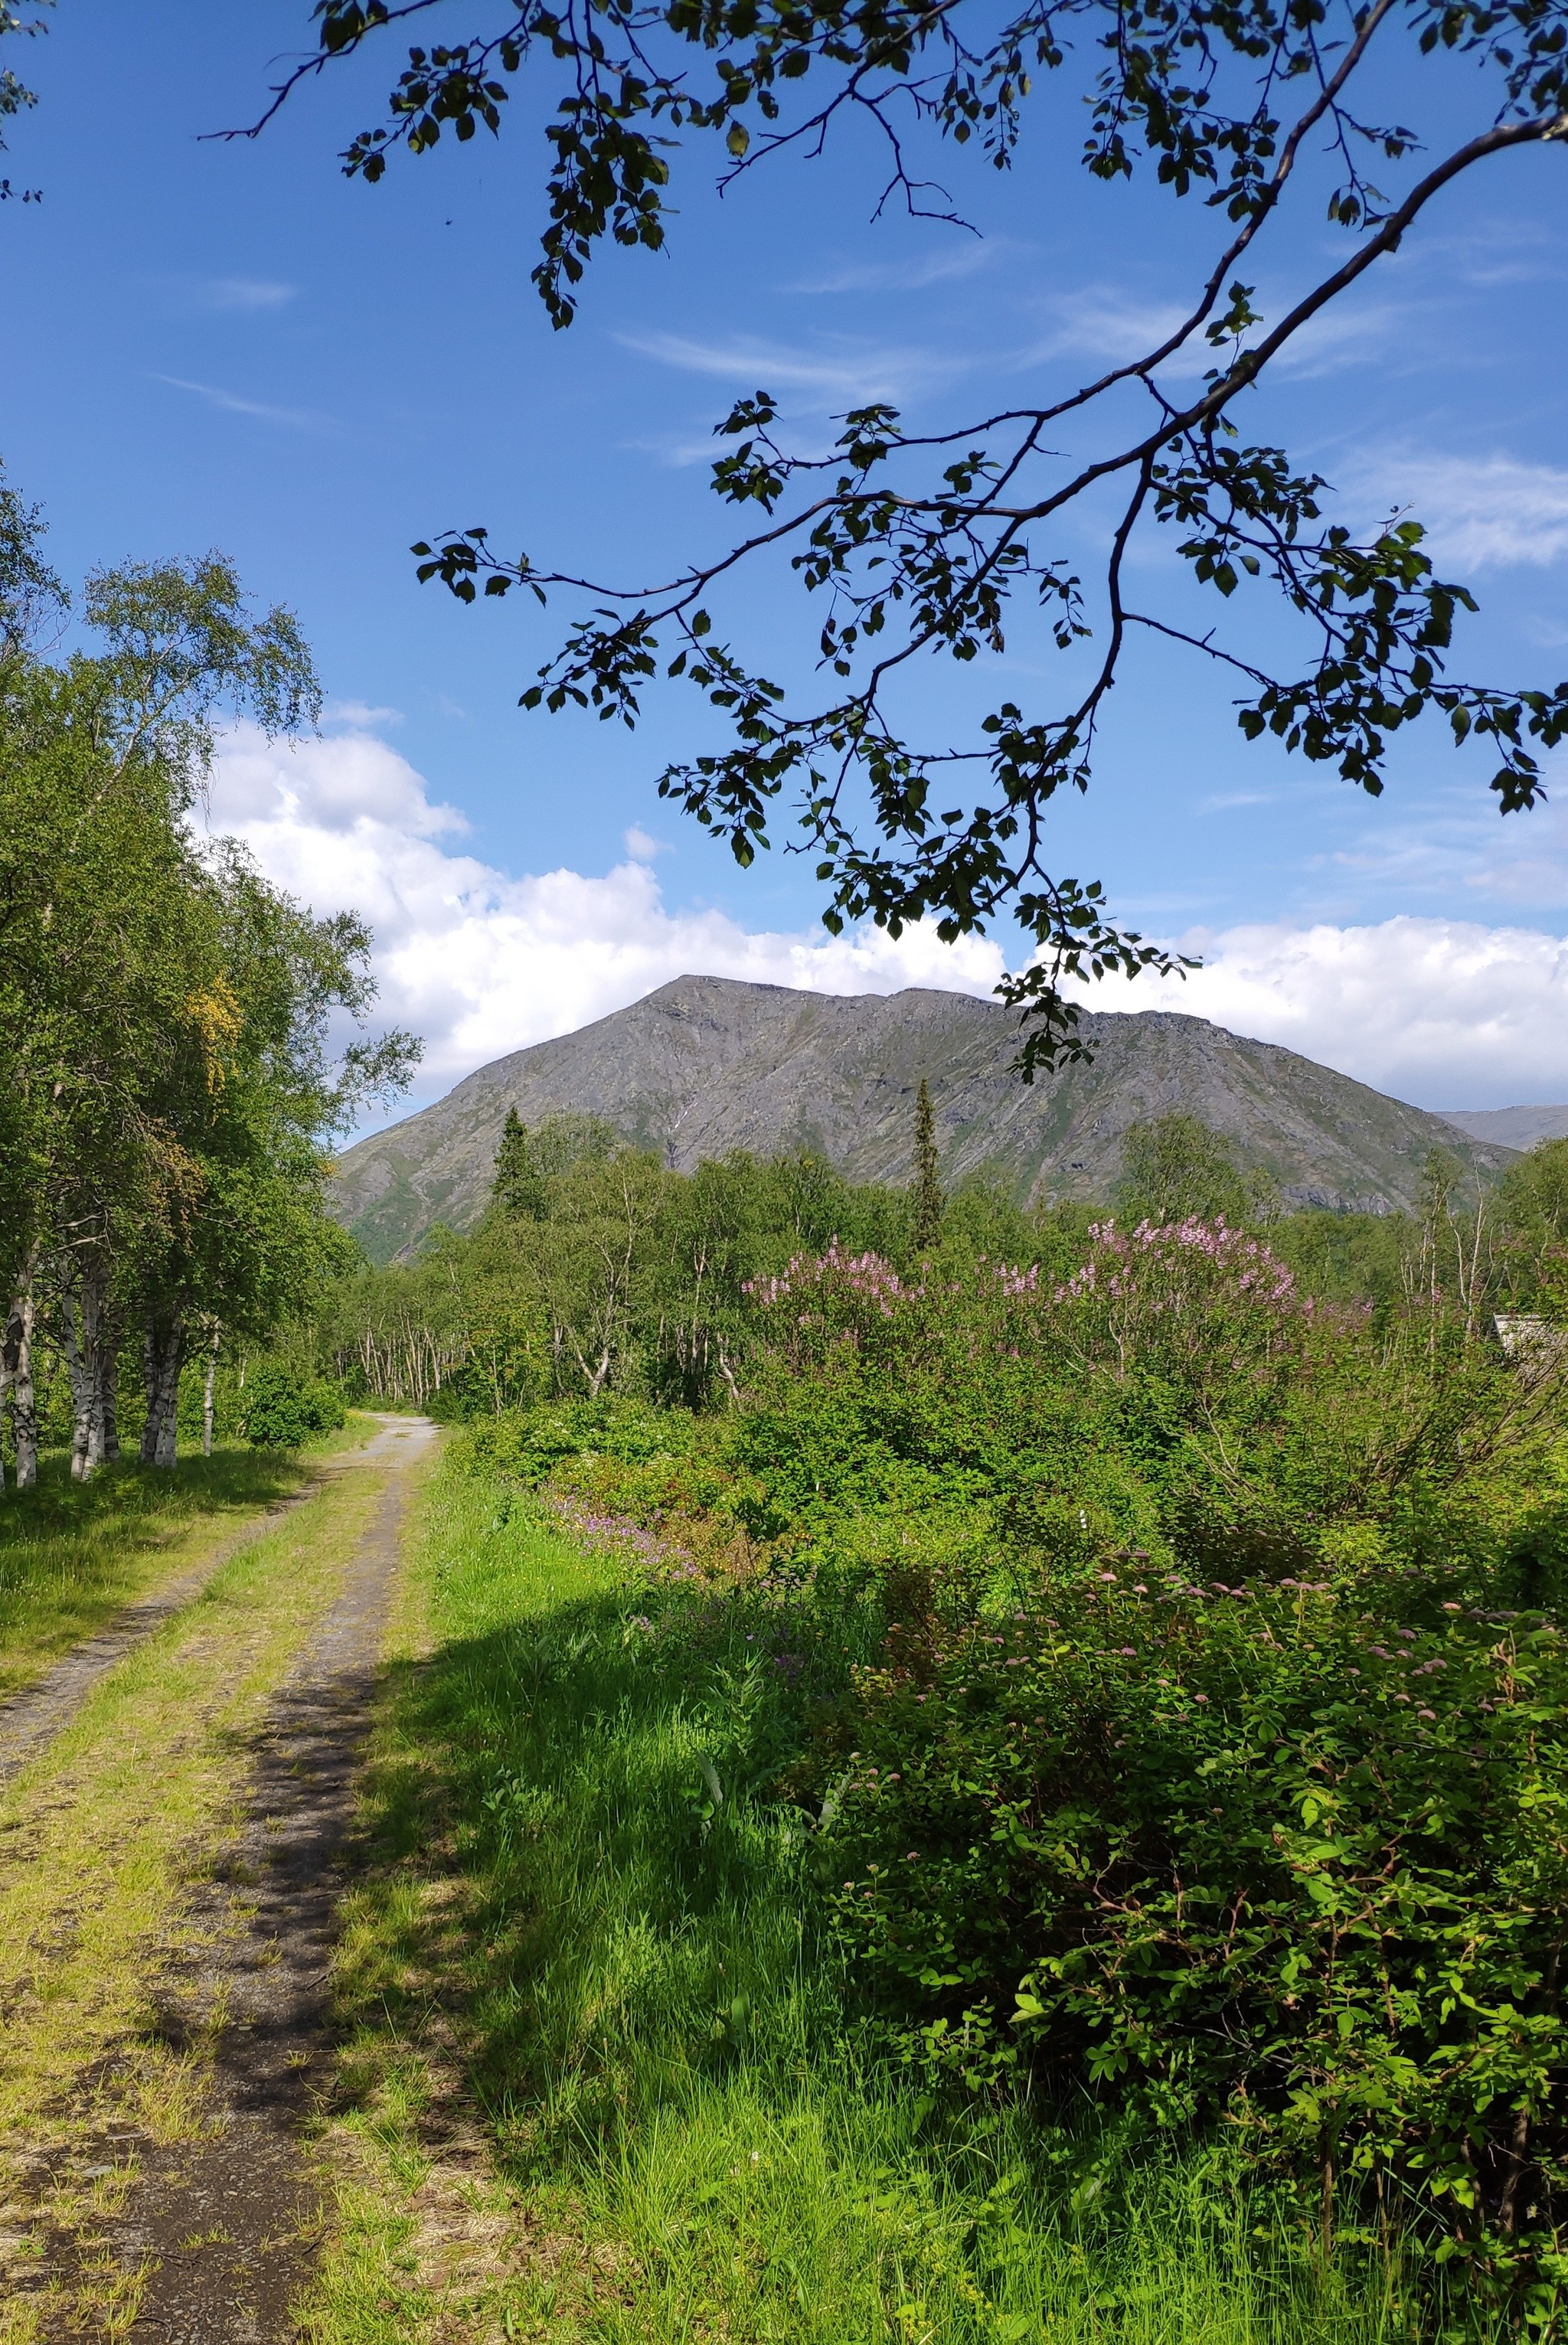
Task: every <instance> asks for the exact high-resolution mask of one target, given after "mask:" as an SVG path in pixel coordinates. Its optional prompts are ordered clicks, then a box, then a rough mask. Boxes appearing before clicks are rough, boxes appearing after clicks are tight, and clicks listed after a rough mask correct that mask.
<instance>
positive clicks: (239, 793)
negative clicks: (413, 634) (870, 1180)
mask: <svg viewBox="0 0 1568 2345" xmlns="http://www.w3.org/2000/svg"><path fill="white" fill-rule="evenodd" d="M207 818H208V825H209V828H210V829H211V830H212V831H214V832H224V831H227V832H231V833H233V834H234V835H235V836H237V837H239V838H241V839H243V840H244V841H245V842H246V844H247V845H248V846H249V848H250V849H251V851H252V853H253V854H254V855H255V857H256V858H257V860H258V862H259V863H260V866H261V868H262V869H263V870H264V871H266V872H267V874H268V875H269V877H270V878H272V879H274V880H275V881H276V882H277V883H278V884H279V885H280V887H283V888H287V889H288V890H289V891H290V894H292V895H294V896H297V897H299V898H301V899H302V900H303V901H304V902H306V903H308V904H310V905H311V907H312V909H314V910H316V911H317V912H319V913H323V914H325V913H329V912H335V911H340V910H343V909H354V910H356V911H359V912H361V913H362V914H363V916H364V917H365V919H367V920H368V921H369V922H370V924H371V927H372V929H373V930H374V933H375V966H376V972H377V975H378V978H379V980H380V983H381V1003H380V1010H381V1013H382V1015H383V1016H384V1017H385V1018H386V1019H387V1020H389V1022H395V1023H398V1024H401V1025H405V1026H409V1027H412V1029H413V1030H414V1032H415V1033H418V1034H421V1035H423V1037H424V1040H425V1046H426V1048H425V1061H424V1067H423V1071H422V1078H421V1083H420V1094H419V1095H420V1096H421V1097H422V1098H433V1097H435V1096H437V1095H438V1094H439V1093H440V1092H442V1091H445V1090H446V1089H447V1088H448V1087H449V1086H450V1085H451V1084H452V1083H453V1082H455V1081H457V1080H458V1078H459V1077H460V1076H462V1075H465V1074H467V1073H469V1072H470V1071H472V1070H473V1068H474V1067H478V1066H482V1065H483V1064H484V1062H485V1061H486V1060H489V1059H495V1058H500V1057H501V1056H503V1055H504V1053H505V1052H506V1051H516V1050H521V1049H522V1048H524V1045H525V1044H527V1043H530V1042H542V1041H548V1040H549V1039H550V1037H551V1036H552V1035H555V1034H566V1033H570V1032H571V1031H572V1030H574V1028H575V1027H578V1026H584V1025H586V1024H587V1023H588V1022H589V1021H590V1020H593V1019H596V1018H603V1017H606V1016H607V1015H608V1013H609V1012H610V1011H611V1010H619V1009H622V1008H624V1007H625V1005H626V1003H627V1002H630V1001H636V1000H640V998H641V997H642V996H643V995H644V994H645V993H650V992H652V990H654V988H655V987H656V986H659V985H663V984H665V983H666V982H667V980H669V979H670V978H672V977H680V976H683V975H685V974H686V973H687V971H692V972H695V973H697V974H698V975H704V976H713V977H739V978H748V979H752V980H756V981H757V982H759V983H762V984H769V985H792V986H799V987H800V988H802V989H803V990H808V991H811V992H819V993H894V992H897V990H899V988H900V987H901V986H905V985H937V986H942V987H945V988H947V989H949V990H952V991H955V992H970V993H980V994H989V993H990V991H991V990H992V988H993V986H994V985H995V983H996V980H997V979H998V977H999V976H1000V975H1001V973H1002V968H1003V956H1002V952H1001V949H1000V947H998V946H996V945H993V944H990V943H987V942H985V941H984V940H983V939H966V940H964V941H962V942H961V943H959V944H957V945H953V946H947V945H943V944H942V943H940V942H939V941H938V939H937V938H936V937H935V935H934V934H933V933H932V932H931V931H929V930H926V931H921V930H918V929H916V930H912V931H906V933H905V935H904V936H903V937H901V939H898V941H896V942H895V941H894V940H893V939H891V938H890V937H887V936H885V935H884V934H883V933H882V932H881V930H880V929H871V930H869V931H867V932H866V933H864V934H862V935H860V936H856V937H842V938H836V939H835V938H830V937H828V936H827V935H825V934H824V933H823V932H821V931H818V932H817V933H816V934H815V935H802V934H789V933H787V932H786V933H777V932H775V933H767V932H764V933H761V934H756V933H750V932H748V930H746V929H742V928H741V927H740V926H739V925H738V923H737V922H736V921H734V920H732V919H729V918H728V916H727V915H726V914H725V913H722V912H713V911H706V912H705V911H682V910H675V911H672V910H670V909H667V906H666V904H665V902H664V898H663V895H662V892H661V890H660V888H659V883H658V880H657V877H656V876H655V874H654V872H653V871H652V870H651V869H650V868H648V866H647V862H645V861H640V860H634V859H630V858H631V857H636V856H637V855H638V854H639V853H640V852H641V851H642V850H643V849H645V848H653V847H656V846H657V841H654V840H650V839H648V838H647V837H646V835H644V834H633V836H632V837H629V838H628V841H627V845H628V849H629V858H628V860H626V862H623V863H619V864H617V865H616V867H615V868H614V869H613V870H610V871H607V872H605V873H604V874H602V875H594V874H587V873H584V872H580V871H569V870H560V871H546V872H538V873H529V874H525V875H524V876H523V877H522V878H513V877H512V876H511V875H510V874H508V873H506V872H504V871H498V870H496V869H494V868H493V867H492V866H490V865H488V864H485V863H483V862H481V861H480V860H479V859H478V858H477V857H474V856H469V855H463V854H461V853H454V852H453V851H452V850H451V848H448V847H447V846H445V845H443V844H442V843H440V842H441V841H442V839H443V837H444V836H447V835H451V834H459V835H460V834H461V833H463V831H464V830H466V828H467V824H466V823H465V821H464V820H463V817H462V815H460V814H459V813H458V812H457V811H456V810H455V809H454V808H453V807H444V806H433V805H432V804H431V803H430V801H429V799H428V797H427V796H426V794H425V788H424V785H423V781H422V780H421V778H420V777H419V775H418V774H417V773H416V772H415V771H414V769H413V767H412V766H411V765H410V764H409V763H408V761H407V760H406V758H403V757H401V756H399V755H398V754H397V752H396V751H395V750H394V749H392V748H389V747H388V746H387V744H386V743H385V742H384V741H380V740H376V739H374V738H372V737H371V736H368V735H364V734H348V735H341V736H335V737H333V738H331V739H327V740H318V741H311V742H307V743H305V744H303V745H301V746H300V747H297V748H290V747H288V746H284V745H281V744H278V743H272V744H269V743H267V742H265V741H263V740H262V739H261V738H260V736H259V735H257V734H255V733H253V732H251V731H249V729H243V730H241V731H239V732H238V733H236V734H235V735H233V736H231V737H230V739H229V742H228V744H227V745H226V746H225V748H224V751H223V755H222V756H221V758H220V760H219V766H218V770H217V772H216V775H215V777H214V779H213V785H212V788H211V791H210V794H209V806H208V809H207Z"/></svg>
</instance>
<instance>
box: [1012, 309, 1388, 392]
mask: <svg viewBox="0 0 1568 2345" xmlns="http://www.w3.org/2000/svg"><path fill="white" fill-rule="evenodd" d="M1286 306H1287V305H1286V304H1285V303H1284V302H1281V303H1280V304H1279V305H1278V307H1276V308H1275V309H1274V310H1272V311H1271V312H1270V313H1269V321H1270V322H1272V320H1273V319H1276V318H1278V316H1280V315H1281V314H1283V310H1284V309H1285V307H1286ZM1265 307H1267V304H1266V305H1265ZM1049 309H1050V313H1051V315H1052V317H1053V318H1054V325H1053V327H1052V329H1051V331H1050V332H1049V334H1048V335H1047V337H1046V339H1045V340H1044V342H1042V343H1040V344H1039V345H1037V346H1036V348H1035V349H1034V350H1031V351H1030V352H1029V353H1028V361H1033V360H1036V359H1041V358H1057V357H1064V356H1067V355H1068V354H1070V353H1079V354H1082V355H1083V356H1084V357H1086V358H1091V359H1095V360H1104V361H1105V364H1106V365H1107V366H1128V365H1131V364H1132V363H1133V361H1134V360H1138V359H1142V358H1145V357H1146V356H1147V354H1148V353H1149V351H1151V350H1158V349H1159V347H1160V345H1161V343H1162V342H1165V341H1167V340H1169V338H1170V337H1171V335H1172V334H1174V333H1176V331H1177V330H1178V329H1179V328H1180V327H1181V326H1183V325H1184V324H1185V323H1186V320H1187V318H1188V317H1189V316H1190V315H1191V311H1190V310H1188V309H1187V308H1186V307H1184V306H1183V305H1182V304H1181V303H1179V302H1172V301H1140V300H1139V299H1137V298H1136V296H1135V295H1134V294H1130V293H1127V292H1124V291H1123V290H1122V289H1119V288H1118V287H1116V286H1114V285H1086V286H1083V287H1081V288H1080V289H1078V290H1077V291H1076V292H1074V293H1064V294H1061V295H1059V296H1057V297H1056V298H1055V299H1053V300H1052V302H1051V303H1050V305H1049ZM1402 318H1403V312H1402V311H1400V310H1395V309H1393V308H1391V307H1390V306H1389V305H1387V304H1384V303H1377V302H1369V301H1363V302H1339V303H1336V304H1335V305H1334V307H1333V308H1332V309H1331V310H1327V311H1324V312H1321V313H1319V316H1317V317H1315V318H1312V319H1309V320H1308V322H1307V324H1306V325H1304V326H1303V327H1302V328H1301V329H1300V330H1299V331H1298V333H1296V334H1295V335H1293V336H1292V337H1291V340H1289V341H1288V343H1287V344H1286V346H1285V348H1284V349H1283V350H1281V351H1280V353H1279V355H1278V358H1277V359H1275V360H1274V361H1273V365H1272V369H1271V371H1272V372H1273V373H1275V374H1288V375H1291V376H1294V377H1296V378H1297V379H1298V380H1304V381H1310V380H1311V379H1312V378H1313V377H1314V376H1317V375H1323V374H1331V373H1336V372H1338V371H1339V369H1340V368H1341V367H1348V366H1359V365H1362V364H1364V363H1366V362H1367V361H1368V360H1372V359H1374V358H1377V357H1379V356H1380V355H1381V354H1382V353H1383V352H1385V351H1386V350H1387V348H1388V345H1389V343H1390V339H1391V337H1392V335H1393V333H1394V331H1395V329H1396V327H1397V326H1398V325H1399V324H1400V322H1401V320H1402ZM1026 362H1027V361H1026ZM1221 362H1222V361H1221V360H1220V359H1219V358H1218V357H1217V354H1216V352H1215V350H1214V349H1213V347H1212V345H1211V344H1210V343H1209V342H1208V340H1207V339H1206V336H1205V332H1204V329H1203V328H1202V327H1201V326H1199V327H1197V328H1196V329H1195V330H1194V331H1193V333H1192V334H1191V335H1190V336H1189V338H1188V339H1187V340H1186V341H1185V342H1184V343H1183V344H1182V346H1181V348H1180V349H1179V350H1176V352H1175V353H1174V354H1173V356H1172V357H1170V358H1168V359H1166V360H1165V361H1164V363H1163V364H1162V365H1161V367H1160V368H1159V370H1158V372H1159V373H1160V374H1161V375H1162V376H1166V377H1168V378H1170V379H1171V380H1173V381H1182V380H1183V379H1184V378H1196V377H1197V376H1200V375H1202V374H1204V373H1206V372H1207V370H1208V369H1209V368H1210V367H1213V366H1217V365H1218V364H1220V363H1221Z"/></svg>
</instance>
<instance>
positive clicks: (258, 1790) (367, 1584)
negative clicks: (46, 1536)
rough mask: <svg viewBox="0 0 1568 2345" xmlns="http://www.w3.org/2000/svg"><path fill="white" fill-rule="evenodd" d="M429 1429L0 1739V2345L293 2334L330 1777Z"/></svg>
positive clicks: (308, 2201)
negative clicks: (4, 1774)
mask: <svg viewBox="0 0 1568 2345" xmlns="http://www.w3.org/2000/svg"><path fill="white" fill-rule="evenodd" d="M433 1438H434V1428H433V1426H429V1425H428V1424H426V1423H425V1422H424V1421H423V1420H419V1419H407V1418H403V1419H396V1420H392V1421H391V1422H389V1423H388V1424H387V1425H386V1426H384V1427H383V1430H382V1433H381V1434H380V1435H378V1436H376V1438H375V1439H374V1440H373V1441H372V1443H371V1444H369V1445H368V1446H367V1447H365V1448H364V1449H361V1451H359V1452H357V1453H354V1454H352V1455H351V1456H350V1457H346V1458H345V1459H344V1460H342V1462H341V1470H340V1471H338V1473H337V1474H336V1476H335V1483H334V1487H330V1488H328V1489H326V1490H322V1491H319V1492H318V1493H317V1494H316V1495H315V1496H314V1497H311V1498H309V1499H307V1501H306V1502H305V1504H304V1505H303V1506H301V1507H300V1508H298V1509H297V1510H296V1511H295V1512H294V1513H293V1515H292V1516H291V1518H290V1520H289V1521H288V1523H287V1524H283V1525H280V1524H279V1523H277V1522H276V1521H267V1522H263V1523H262V1524H261V1525H260V1526H258V1527H256V1528H254V1529H253V1530H252V1532H251V1534H250V1540H251V1543H250V1544H249V1547H248V1548H246V1549H245V1551H243V1552H241V1551H240V1548H241V1546H242V1545H243V1541H241V1542H236V1543H234V1545H233V1546H232V1547H231V1548H230V1549H229V1558H228V1560H227V1561H226V1562H225V1563H224V1564H223V1565H221V1566H220V1567H219V1569H218V1571H217V1572H216V1575H212V1574H211V1570H210V1567H209V1570H208V1573H207V1574H206V1575H204V1578H205V1579H206V1588H205V1592H202V1590H200V1589H197V1588H192V1589H189V1591H188V1595H187V1596H186V1598H185V1602H184V1609H179V1607H178V1603H177V1599H178V1592H179V1589H180V1588H181V1587H182V1585H183V1583H179V1582H177V1583H176V1584H175V1585H174V1586H173V1587H171V1588H168V1589H165V1590H163V1591H162V1594H161V1596H160V1597H159V1598H158V1599H154V1601H153V1603H152V1604H151V1605H150V1606H142V1607H138V1608H137V1609H136V1611H135V1613H134V1614H132V1615H128V1616H125V1617H123V1618H122V1619H121V1620H120V1621H119V1622H117V1624H116V1625H115V1628H114V1629H112V1630H111V1631H108V1632H106V1634H105V1635H104V1636H102V1637H99V1638H96V1639H93V1640H92V1650H90V1651H89V1650H87V1649H84V1650H82V1651H81V1652H80V1653H78V1654H76V1655H73V1656H71V1657H69V1659H68V1660H67V1661H66V1662H65V1663H63V1664H61V1665H60V1667H59V1668H58V1669H57V1670H55V1671H54V1672H52V1673H51V1677H50V1679H49V1680H46V1684H45V1685H44V1686H41V1687H39V1688H37V1689H36V1690H34V1692H33V1693H32V1694H30V1695H29V1696H28V1697H27V1698H26V1700H25V1704H23V1705H17V1704H13V1705H12V1711H11V1715H10V1717H9V1718H7V1719H6V1720H5V1721H4V1724H3V1727H0V1731H6V1732H8V1733H9V1735H10V1737H11V1740H10V1742H9V1744H8V1745H0V1751H3V1752H4V1753H5V1755H6V1756H8V1757H9V1758H10V1760H11V1763H12V1766H13V1769H14V1770H16V1769H22V1770H23V1772H21V1773H20V1774H18V1775H17V1777H16V1780H15V1783H14V1784H13V1787H12V1790H11V1792H10V1793H9V1794H8V1795H6V1796H5V1798H4V1799H3V1800H0V1910H4V1911H5V1912H6V1913H7V1914H8V1915H13V1916H15V1918H16V1920H17V1921H18V1922H19V1923H20V1924H21V1925H22V1927H23V1929H24V1930H25V1932H26V1936H25V1942H24V1941H22V1940H18V1941H16V1942H15V1943H13V1944H9V1945H7V1946H5V1947H0V2018H3V2020H4V2027H5V2049H4V2051H3V2052H0V2174H3V2175H4V2178H5V2183H6V2184H7V2186H8V2189H9V2196H10V2203H9V2205H8V2206H6V2207H5V2208H3V2209H0V2299H3V2302H0V2339H4V2340H7V2345H9V2340H12V2339H16V2340H40V2345H44V2340H48V2345H53V2340H56V2339H57V2340H62V2345H63V2340H65V2339H66V2338H67V2337H69V2338H73V2339H75V2338H80V2337H81V2336H83V2335H84V2334H85V2335H89V2336H98V2335H101V2336H104V2337H127V2338H129V2339H136V2340H147V2345H163V2340H168V2345H229V2340H236V2345H238V2341H239V2340H246V2345H250V2340H258V2345H275V2341H276V2345H281V2340H286V2339H290V2338H291V2337H292V2336H293V2335H294V2333H295V2332H294V2330H293V2327H292V2325H291V2322H290V2305H291V2304H292V2303H293V2302H294V2301H295V2300H296V2299H297V2298H298V2296H299V2294H300V2289H302V2287H303V2286H304V2284H305V2283H306V2281H307V2280H308V2279H309V2276H310V2273H311V2269H312V2265H313V2261H314V2257H315V2251H316V2246H317V2239H318V2231H319V2210H318V2198H317V2189H316V2185H315V2181H314V2178H313V2175H312V2169H311V2162H310V2158H309V2157H308V2155H307V2151H306V2148H305V2145H304V2140H303V2133H304V2127H305V2124H306V2120H307V2118H308V2116H309V2114H310V2111H311V2106H312V2102H313V2097H314V2096H315V2094H316V2092H317V2089H318V2086H319V2085H320V2083H321V2080H322V2074H323V2070H324V2066H325V2059H326V2046H325V2037H324V2033H323V2023H324V2019H325V1999H326V1988H327V1973H328V1964H329V1961H330V1955H331V1944H332V1931H333V1914H334V1909H335V1905H336V1903H337V1899H338V1895H339V1893H340V1888H341V1864H342V1859H343V1856H344V1853H345V1852H344V1843H345V1840H346V1837H347V1835H348V1832H349V1829H350V1822H351V1802H352V1782H353V1774H354V1769H355V1766H356V1763H357V1761H358V1759H359V1757H360V1755H361V1749H362V1745H363V1741H364V1738H365V1735H366V1733H367V1731H368V1727H369V1722H370V1710H371V1697H372V1690H373V1687H374V1682H375V1676H376V1669H377V1663H378V1660H379V1657H380V1652H381V1649H382V1636H383V1630H384V1624H385V1620H386V1615H387V1608H388V1603H389V1599H390V1596H391V1592H392V1586H393V1583H394V1579H395V1575H396V1570H397V1564H398V1557H399V1537H400V1529H401V1526H402V1518H403V1514H404V1508H405V1504H406V1500H407V1496H408V1492H409V1488H410V1485H411V1483H412V1479H413V1477H414V1473H415V1470H416V1468H417V1467H418V1465H419V1463H420V1461H421V1460H422V1458H423V1457H424V1456H425V1455H426V1454H427V1453H428V1451H429V1449H430V1447H431V1444H432V1442H433ZM18 1713H19V1714H18ZM51 1736H52V1737H54V1738H55V1740H54V1741H52V1742H50V1743H49V1744H48V1747H47V1748H46V1747H45V1743H46V1738H47V1737H51ZM202 1852H205V1861H203V1860H202ZM215 1852H216V1853H217V1854H216V1862H215V1861H214V1855H215ZM7 2071H8V2072H9V2073H8V2074H7V2073H6V2072H7ZM7 2169H8V2170H7Z"/></svg>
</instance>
